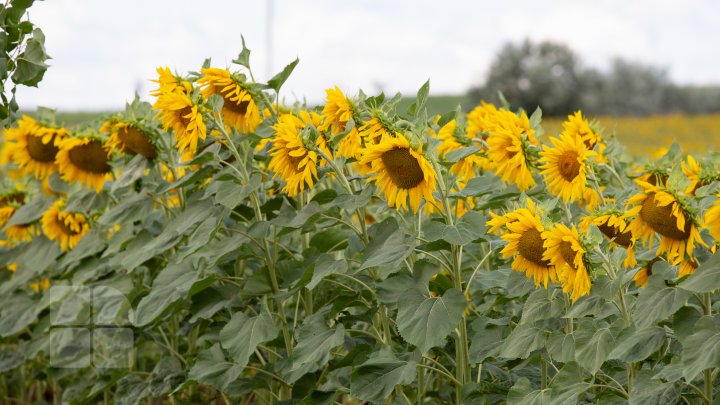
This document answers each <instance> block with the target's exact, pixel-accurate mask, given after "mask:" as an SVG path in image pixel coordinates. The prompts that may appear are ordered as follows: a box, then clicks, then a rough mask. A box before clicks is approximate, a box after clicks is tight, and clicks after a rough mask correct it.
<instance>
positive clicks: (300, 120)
mask: <svg viewBox="0 0 720 405" xmlns="http://www.w3.org/2000/svg"><path fill="white" fill-rule="evenodd" d="M319 121H320V116H319V115H318V114H317V113H314V112H309V113H308V112H306V111H303V112H301V113H300V117H297V116H295V115H293V114H282V115H280V117H279V118H278V122H277V124H275V125H273V129H274V130H275V136H274V137H273V139H272V148H270V155H271V158H270V163H269V165H268V168H269V169H270V170H272V171H274V172H275V176H274V178H275V177H280V178H281V179H282V180H284V181H285V187H283V191H285V192H286V193H287V194H288V195H289V196H291V197H294V196H296V195H298V194H299V193H301V192H303V191H304V190H305V185H306V184H307V186H308V187H309V188H313V186H314V182H313V178H315V179H317V177H318V176H317V166H318V165H319V162H320V159H321V158H320V156H319V155H318V153H317V152H315V150H314V148H313V147H312V146H306V145H305V143H304V141H303V138H302V132H303V129H304V128H305V126H306V125H313V123H319ZM315 145H316V146H317V147H318V148H319V149H321V150H322V151H323V152H324V153H326V154H327V155H328V156H330V155H331V153H330V150H328V148H327V143H326V141H325V138H324V137H323V136H322V135H318V137H317V139H316V143H315Z"/></svg>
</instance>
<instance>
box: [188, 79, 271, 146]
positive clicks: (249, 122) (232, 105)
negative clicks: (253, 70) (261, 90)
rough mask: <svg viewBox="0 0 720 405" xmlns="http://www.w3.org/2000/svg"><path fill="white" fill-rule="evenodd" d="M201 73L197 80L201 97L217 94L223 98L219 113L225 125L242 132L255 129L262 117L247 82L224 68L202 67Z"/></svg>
mask: <svg viewBox="0 0 720 405" xmlns="http://www.w3.org/2000/svg"><path fill="white" fill-rule="evenodd" d="M201 73H202V74H203V76H202V77H201V78H200V79H198V81H197V82H198V84H199V85H200V88H201V90H200V92H201V93H202V95H203V97H205V99H207V98H209V97H210V96H212V95H213V94H217V95H219V96H221V97H222V98H223V106H222V111H221V114H222V117H223V122H225V125H226V126H228V127H231V128H235V129H237V130H238V131H240V132H243V133H247V132H253V131H255V129H257V127H258V126H259V125H260V123H261V122H262V118H261V116H260V108H259V107H258V105H257V103H256V102H255V98H254V97H253V93H252V92H251V91H250V89H249V87H248V86H247V84H245V83H244V82H243V80H241V78H240V77H238V75H233V74H232V73H230V72H229V71H228V70H226V69H219V68H204V69H202V70H201Z"/></svg>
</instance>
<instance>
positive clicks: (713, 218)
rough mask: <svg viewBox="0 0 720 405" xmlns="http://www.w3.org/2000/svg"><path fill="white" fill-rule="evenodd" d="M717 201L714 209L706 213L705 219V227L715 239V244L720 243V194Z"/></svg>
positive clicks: (709, 209) (713, 206) (711, 208)
mask: <svg viewBox="0 0 720 405" xmlns="http://www.w3.org/2000/svg"><path fill="white" fill-rule="evenodd" d="M716 197H718V199H717V200H715V203H713V205H712V207H710V208H708V210H707V211H705V217H704V218H703V227H705V228H707V229H708V230H709V231H710V235H712V237H713V238H715V243H718V242H720V194H717V195H716Z"/></svg>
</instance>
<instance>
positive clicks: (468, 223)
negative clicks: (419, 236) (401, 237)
mask: <svg viewBox="0 0 720 405" xmlns="http://www.w3.org/2000/svg"><path fill="white" fill-rule="evenodd" d="M423 232H424V234H425V237H426V238H427V240H428V241H429V242H434V241H436V240H439V239H442V240H445V241H446V242H448V243H450V244H453V245H460V246H464V245H467V244H468V243H470V242H472V241H474V240H475V239H478V238H481V237H482V236H484V235H485V233H486V232H487V227H486V226H485V217H484V216H483V215H482V214H481V213H479V212H477V211H468V212H466V213H465V215H463V216H462V217H461V218H460V219H459V220H458V222H457V223H456V224H455V225H454V226H453V225H445V224H444V223H442V222H439V221H430V222H429V223H428V224H427V226H425V229H424V230H423Z"/></svg>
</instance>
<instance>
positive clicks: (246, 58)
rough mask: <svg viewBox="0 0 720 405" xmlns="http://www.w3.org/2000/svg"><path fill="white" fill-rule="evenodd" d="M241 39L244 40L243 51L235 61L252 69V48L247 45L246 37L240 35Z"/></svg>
mask: <svg viewBox="0 0 720 405" xmlns="http://www.w3.org/2000/svg"><path fill="white" fill-rule="evenodd" d="M240 41H241V42H242V51H240V54H239V55H238V57H237V58H235V59H233V63H236V64H238V65H240V66H244V67H246V68H248V69H250V50H249V49H248V48H247V46H245V37H244V36H242V35H240Z"/></svg>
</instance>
